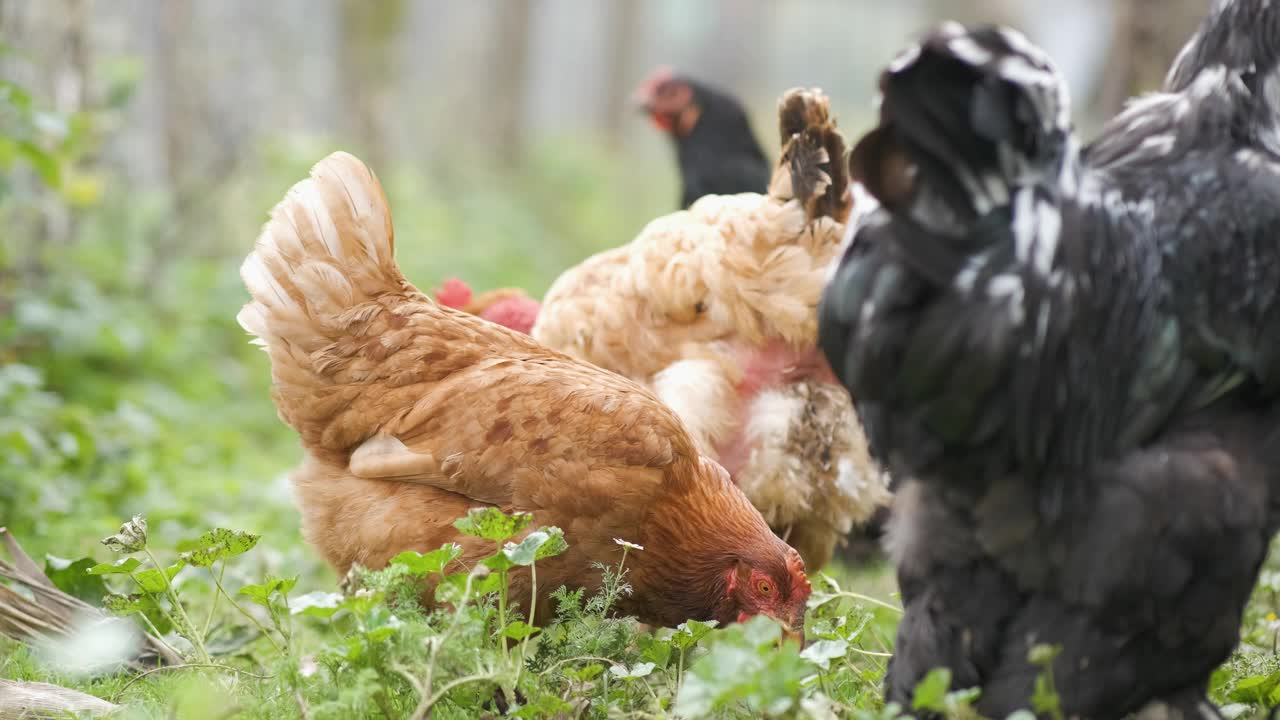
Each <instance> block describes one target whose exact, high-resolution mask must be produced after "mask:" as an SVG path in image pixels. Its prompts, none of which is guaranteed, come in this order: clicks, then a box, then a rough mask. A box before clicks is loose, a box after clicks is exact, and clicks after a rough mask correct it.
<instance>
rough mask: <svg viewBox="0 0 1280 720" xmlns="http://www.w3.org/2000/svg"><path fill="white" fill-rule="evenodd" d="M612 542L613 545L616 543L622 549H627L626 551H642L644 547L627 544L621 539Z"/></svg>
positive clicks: (631, 543)
mask: <svg viewBox="0 0 1280 720" xmlns="http://www.w3.org/2000/svg"><path fill="white" fill-rule="evenodd" d="M613 541H614V542H615V543H617V544H619V545H621V546H622V547H624V548H627V549H628V550H643V549H644V546H643V545H637V544H635V543H633V542H627V541H626V540H623V539H622V538H614V539H613Z"/></svg>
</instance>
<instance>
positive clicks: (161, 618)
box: [102, 593, 172, 633]
mask: <svg viewBox="0 0 1280 720" xmlns="http://www.w3.org/2000/svg"><path fill="white" fill-rule="evenodd" d="M102 607H103V608H105V609H106V610H107V612H109V613H111V614H113V615H119V616H125V615H134V614H136V613H142V614H144V615H146V616H147V618H148V619H150V620H151V623H152V624H153V625H155V626H156V630H158V631H160V632H161V633H166V632H169V630H170V628H171V627H172V624H171V623H170V622H169V616H168V615H167V614H165V613H164V612H162V611H161V610H160V606H159V605H157V604H156V600H155V596H154V595H147V594H144V593H134V594H131V595H116V594H114V593H112V594H109V595H107V596H105V597H103V598H102Z"/></svg>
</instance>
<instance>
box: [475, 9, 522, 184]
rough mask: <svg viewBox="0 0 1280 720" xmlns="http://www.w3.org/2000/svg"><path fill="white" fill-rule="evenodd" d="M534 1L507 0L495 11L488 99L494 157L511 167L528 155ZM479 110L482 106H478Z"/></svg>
mask: <svg viewBox="0 0 1280 720" xmlns="http://www.w3.org/2000/svg"><path fill="white" fill-rule="evenodd" d="M532 9H533V0H504V1H503V2H499V3H497V9H496V11H495V12H494V13H493V16H494V31H493V33H492V37H493V39H494V45H493V53H492V55H491V56H490V57H491V59H490V61H489V72H490V73H491V78H490V81H489V87H491V88H493V92H492V94H491V95H489V96H488V100H487V101H486V102H488V103H489V105H490V112H491V113H492V119H493V128H492V129H493V143H492V148H493V152H494V153H495V155H494V158H495V159H496V160H497V161H498V163H499V164H500V165H502V166H504V167H507V168H513V167H515V166H517V165H519V164H520V161H521V159H522V158H523V156H524V130H523V126H524V105H525V93H526V92H527V88H528V83H527V82H525V70H526V66H527V65H528V62H529V60H530V54H529V50H530V46H531V43H530V32H529V31H530V26H531V22H530V21H531V20H532V17H533V12H532ZM477 109H478V108H477Z"/></svg>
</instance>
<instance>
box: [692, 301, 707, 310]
mask: <svg viewBox="0 0 1280 720" xmlns="http://www.w3.org/2000/svg"><path fill="white" fill-rule="evenodd" d="M693 311H694V312H696V313H704V312H706V311H707V304H706V303H704V302H702V301H701V300H699V301H698V303H697V304H696V305H694V306H693Z"/></svg>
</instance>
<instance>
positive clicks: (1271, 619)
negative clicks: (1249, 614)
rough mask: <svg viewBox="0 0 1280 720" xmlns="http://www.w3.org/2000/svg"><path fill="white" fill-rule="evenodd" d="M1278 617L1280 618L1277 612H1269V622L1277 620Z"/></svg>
mask: <svg viewBox="0 0 1280 720" xmlns="http://www.w3.org/2000/svg"><path fill="white" fill-rule="evenodd" d="M1277 619H1280V618H1277V617H1276V614H1275V613H1273V612H1269V613H1267V622H1275V621H1276V620H1277Z"/></svg>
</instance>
